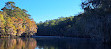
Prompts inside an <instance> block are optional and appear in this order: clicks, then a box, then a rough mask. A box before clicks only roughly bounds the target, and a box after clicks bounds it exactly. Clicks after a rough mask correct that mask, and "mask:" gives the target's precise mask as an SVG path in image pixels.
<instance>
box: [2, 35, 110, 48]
mask: <svg viewBox="0 0 111 49" xmlns="http://www.w3.org/2000/svg"><path fill="white" fill-rule="evenodd" d="M0 49H111V46H110V45H105V44H102V42H100V41H99V40H98V41H97V40H93V39H85V38H66V37H65V38H64V37H61V38H60V37H41V36H39V37H35V38H0Z"/></svg>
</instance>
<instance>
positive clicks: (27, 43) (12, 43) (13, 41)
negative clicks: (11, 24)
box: [0, 38, 37, 49]
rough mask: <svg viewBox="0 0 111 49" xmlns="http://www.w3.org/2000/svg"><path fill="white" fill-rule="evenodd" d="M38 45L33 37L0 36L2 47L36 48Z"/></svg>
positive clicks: (11, 48) (6, 48)
mask: <svg viewBox="0 0 111 49" xmlns="http://www.w3.org/2000/svg"><path fill="white" fill-rule="evenodd" d="M36 46H37V44H36V40H35V39H33V38H24V39H22V38H0V49H35V48H36Z"/></svg>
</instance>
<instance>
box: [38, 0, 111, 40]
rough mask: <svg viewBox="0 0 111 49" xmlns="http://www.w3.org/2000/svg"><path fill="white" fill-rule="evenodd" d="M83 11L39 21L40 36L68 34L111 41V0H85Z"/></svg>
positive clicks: (69, 35) (82, 5) (82, 4)
mask: <svg viewBox="0 0 111 49" xmlns="http://www.w3.org/2000/svg"><path fill="white" fill-rule="evenodd" d="M81 7H82V9H84V12H83V13H80V14H78V15H76V16H71V17H64V18H59V19H54V20H49V21H48V20H47V21H45V22H40V23H37V26H38V33H37V35H38V36H67V37H79V38H93V39H101V40H102V41H104V42H110V41H111V0H84V1H82V3H81Z"/></svg>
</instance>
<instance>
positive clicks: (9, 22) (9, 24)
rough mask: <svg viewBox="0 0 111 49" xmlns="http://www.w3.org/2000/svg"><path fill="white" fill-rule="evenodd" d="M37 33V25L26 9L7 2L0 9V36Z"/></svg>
mask: <svg viewBox="0 0 111 49" xmlns="http://www.w3.org/2000/svg"><path fill="white" fill-rule="evenodd" d="M34 33H37V25H36V23H35V22H34V20H33V19H31V18H30V15H29V14H27V11H26V10H25V9H20V8H19V7H16V6H15V3H14V2H11V1H10V2H6V3H5V7H3V8H2V9H1V11H0V36H1V37H2V36H10V35H12V36H13V35H14V36H24V35H25V36H27V35H28V36H30V35H33V34H34Z"/></svg>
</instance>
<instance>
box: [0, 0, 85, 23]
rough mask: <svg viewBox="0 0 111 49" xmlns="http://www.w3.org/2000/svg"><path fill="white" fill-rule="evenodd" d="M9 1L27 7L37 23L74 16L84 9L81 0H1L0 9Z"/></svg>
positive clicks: (20, 6)
mask: <svg viewBox="0 0 111 49" xmlns="http://www.w3.org/2000/svg"><path fill="white" fill-rule="evenodd" d="M8 1H13V2H15V6H17V7H19V8H21V9H26V10H27V11H28V14H30V15H31V18H33V19H34V21H36V23H39V22H40V21H42V22H44V21H46V20H53V19H57V18H59V17H69V16H74V15H77V14H78V13H79V12H82V11H83V10H82V8H81V0H0V9H1V8H3V7H4V6H5V3H6V2H8Z"/></svg>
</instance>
